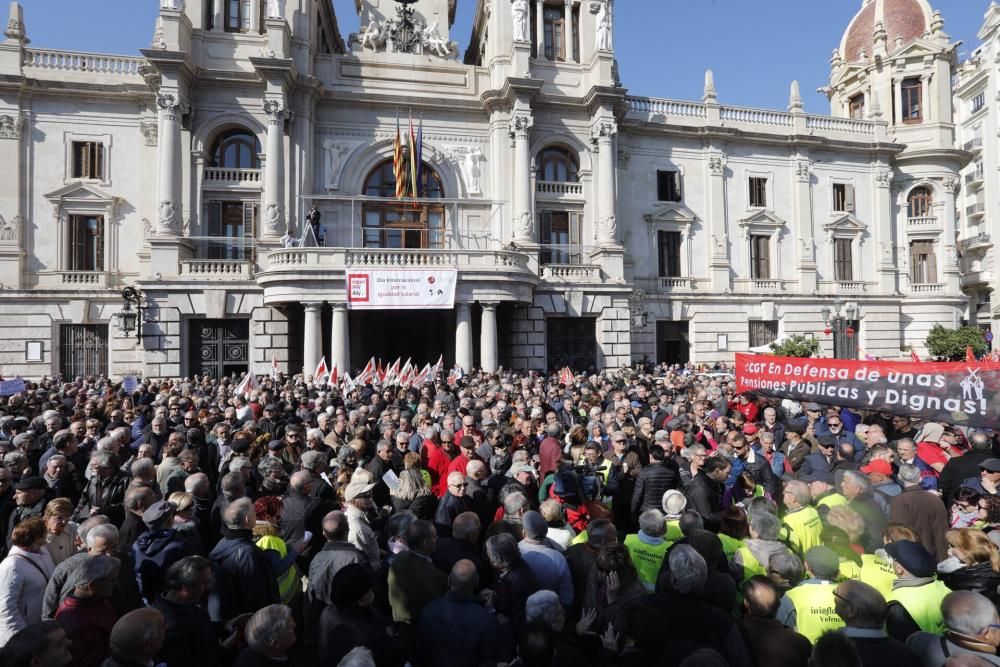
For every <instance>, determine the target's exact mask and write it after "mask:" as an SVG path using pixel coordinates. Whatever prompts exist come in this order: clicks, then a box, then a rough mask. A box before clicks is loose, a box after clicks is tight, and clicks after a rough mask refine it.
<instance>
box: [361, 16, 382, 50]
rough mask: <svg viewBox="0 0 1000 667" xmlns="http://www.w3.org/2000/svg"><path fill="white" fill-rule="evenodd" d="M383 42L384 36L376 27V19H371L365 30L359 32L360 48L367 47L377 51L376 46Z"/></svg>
mask: <svg viewBox="0 0 1000 667" xmlns="http://www.w3.org/2000/svg"><path fill="white" fill-rule="evenodd" d="M383 43H385V36H384V35H383V34H382V31H381V30H380V29H379V27H378V22H377V21H372V22H371V23H369V24H368V27H367V28H365V31H364V32H363V33H361V48H362V49H364V48H369V49H371V50H372V51H378V48H379V47H380V46H382V44H383Z"/></svg>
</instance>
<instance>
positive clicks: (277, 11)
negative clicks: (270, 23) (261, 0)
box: [267, 0, 285, 19]
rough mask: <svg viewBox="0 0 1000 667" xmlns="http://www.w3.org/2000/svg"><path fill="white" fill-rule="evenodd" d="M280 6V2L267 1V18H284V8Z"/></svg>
mask: <svg viewBox="0 0 1000 667" xmlns="http://www.w3.org/2000/svg"><path fill="white" fill-rule="evenodd" d="M281 5H282V2H281V0H267V18H269V19H283V18H285V12H284V8H283V7H282V6H281Z"/></svg>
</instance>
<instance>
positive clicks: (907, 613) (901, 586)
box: [862, 540, 949, 641]
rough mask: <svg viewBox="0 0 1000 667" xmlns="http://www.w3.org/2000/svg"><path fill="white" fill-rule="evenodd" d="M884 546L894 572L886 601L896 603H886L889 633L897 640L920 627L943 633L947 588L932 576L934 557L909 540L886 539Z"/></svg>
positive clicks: (937, 633) (926, 630)
mask: <svg viewBox="0 0 1000 667" xmlns="http://www.w3.org/2000/svg"><path fill="white" fill-rule="evenodd" d="M885 550H886V553H888V554H889V557H890V558H891V559H892V568H893V571H894V573H895V575H896V577H895V579H894V581H893V582H892V591H891V592H890V593H889V594H888V595H887V596H886V599H887V600H888V601H889V602H890V603H892V602H895V603H896V604H892V605H891V606H890V607H889V615H888V618H887V622H886V627H887V629H888V631H889V634H890V635H891V636H893V637H895V638H896V639H898V640H900V641H906V638H907V637H909V636H910V635H911V634H913V633H914V632H918V631H921V630H922V631H924V632H931V633H933V634H936V635H941V634H943V633H944V621H943V619H942V616H941V602H942V600H944V598H945V596H946V595H948V593H949V589H948V587H947V586H945V584H944V583H943V582H941V581H940V580H938V579H937V577H935V575H936V574H937V559H936V558H935V557H934V556H933V555H932V554H931V553H930V552H929V551H927V549H925V548H924V547H923V545H921V544H919V543H918V542H912V541H910V540H899V541H896V542H890V543H889V544H887V545H886V546H885ZM862 574H863V573H862ZM862 578H863V577H862Z"/></svg>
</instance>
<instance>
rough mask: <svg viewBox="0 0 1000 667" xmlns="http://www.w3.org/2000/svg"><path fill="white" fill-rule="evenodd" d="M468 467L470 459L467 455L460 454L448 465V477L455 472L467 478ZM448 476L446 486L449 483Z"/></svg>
mask: <svg viewBox="0 0 1000 667" xmlns="http://www.w3.org/2000/svg"><path fill="white" fill-rule="evenodd" d="M467 465H469V457H468V456H466V455H465V454H459V455H458V456H456V457H455V458H453V459H452V460H451V463H449V464H448V475H450V474H451V473H453V472H460V473H462V475H463V476H465V466H467ZM448 475H445V484H447V483H448V479H447V477H448Z"/></svg>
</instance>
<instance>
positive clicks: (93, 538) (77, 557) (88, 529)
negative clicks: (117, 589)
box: [42, 516, 139, 620]
mask: <svg viewBox="0 0 1000 667" xmlns="http://www.w3.org/2000/svg"><path fill="white" fill-rule="evenodd" d="M77 541H78V542H80V543H81V544H82V546H83V549H84V550H83V551H79V552H77V553H75V554H73V555H72V556H70V557H69V558H67V559H66V560H64V561H63V562H61V563H59V564H58V565H56V568H55V569H54V570H53V571H52V576H51V577H50V578H49V582H48V584H47V585H46V587H45V595H44V597H43V598H42V619H43V620H45V619H49V618H52V617H53V615H54V614H55V613H56V609H58V608H59V603H60V602H62V601H63V599H64V598H65V597H66V596H67V595H69V594H70V593H71V592H72V591H73V585H74V582H75V574H76V571H77V570H78V569H79V568H80V566H81V565H82V564H83V563H84V562H86V561H87V560H88V559H90V558H94V557H98V556H115V555H116V554H117V553H118V529H117V528H115V527H114V526H113V525H111V524H110V523H107V518H105V517H102V516H96V517H94V518H92V519H87V520H86V521H84V522H83V523H82V524H80V529H79V531H78V532H77ZM132 587H133V588H134V585H133V586H132ZM120 600H121V598H120V597H119V598H118V599H117V600H116V602H118V601H120ZM135 602H136V604H138V603H139V601H138V600H136V601H135ZM119 611H125V610H123V609H119Z"/></svg>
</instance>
